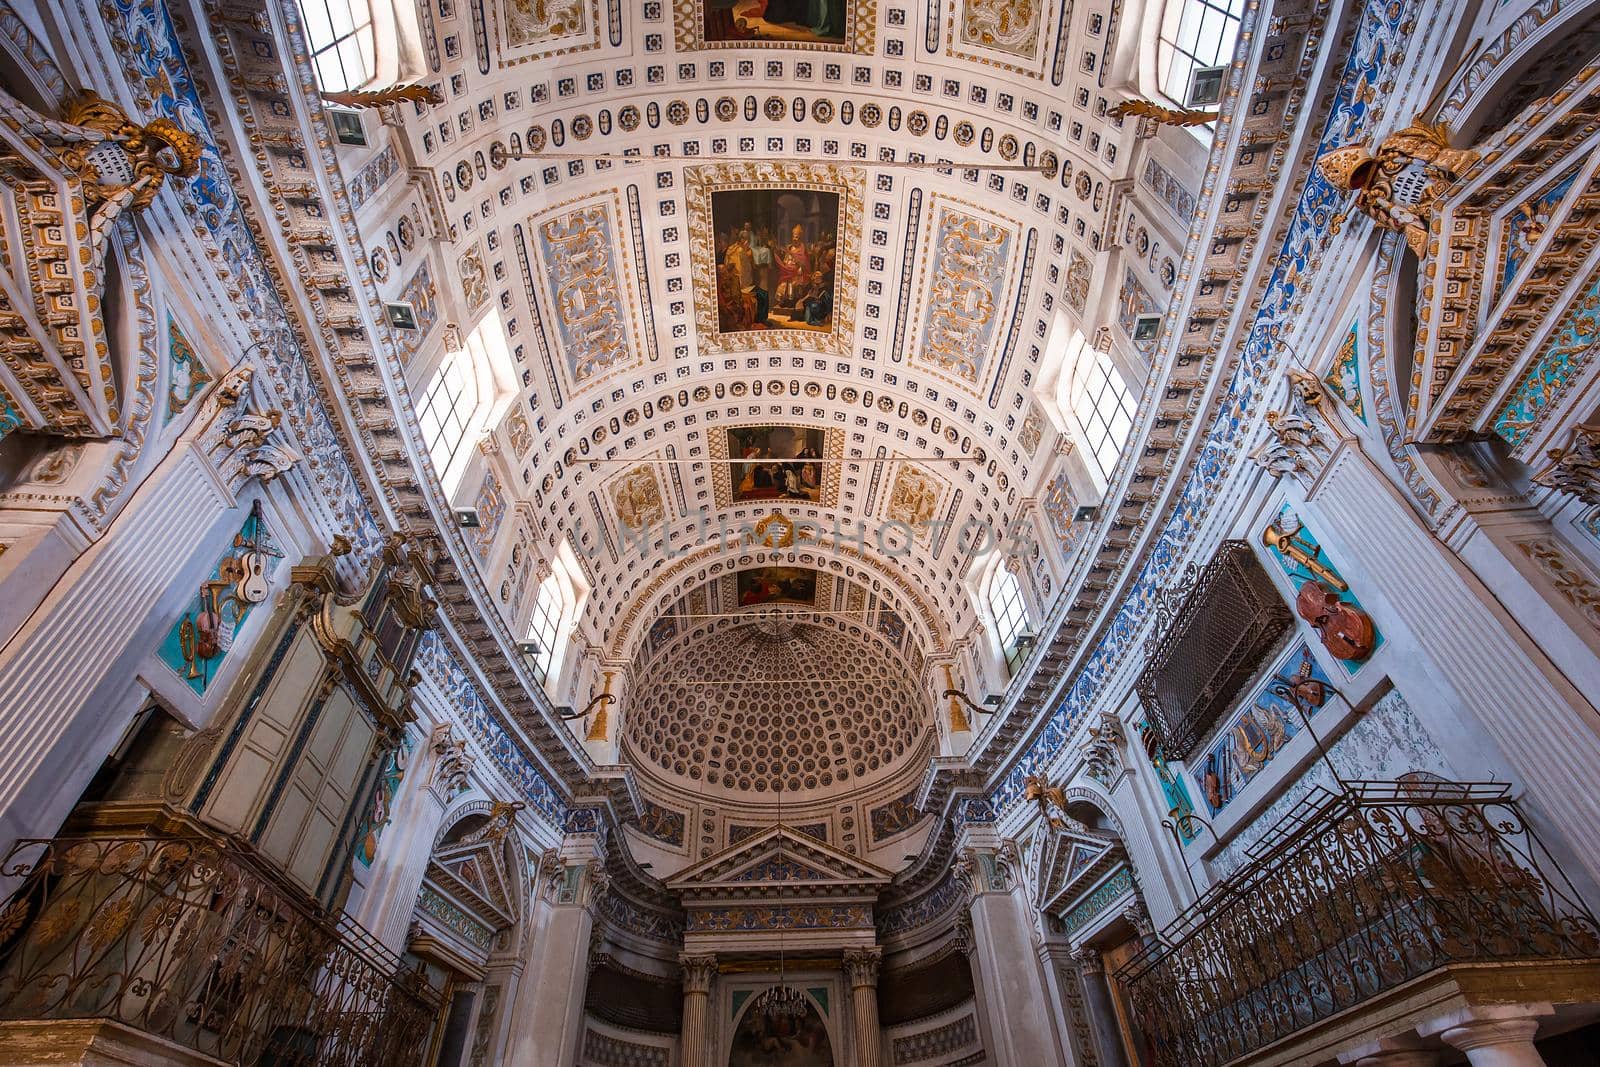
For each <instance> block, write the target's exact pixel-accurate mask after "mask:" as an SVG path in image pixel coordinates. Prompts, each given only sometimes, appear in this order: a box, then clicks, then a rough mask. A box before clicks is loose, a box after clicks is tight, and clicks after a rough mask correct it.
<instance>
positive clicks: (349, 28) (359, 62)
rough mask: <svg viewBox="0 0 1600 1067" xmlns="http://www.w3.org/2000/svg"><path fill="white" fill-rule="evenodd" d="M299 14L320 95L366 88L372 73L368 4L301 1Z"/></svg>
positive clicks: (346, 0)
mask: <svg viewBox="0 0 1600 1067" xmlns="http://www.w3.org/2000/svg"><path fill="white" fill-rule="evenodd" d="M300 11H301V14H302V15H303V16H304V17H305V30H306V43H307V44H309V45H310V46H311V62H312V65H313V66H315V67H316V70H317V84H318V85H319V86H320V87H321V88H322V91H323V92H327V93H337V92H343V91H345V90H346V89H354V88H356V87H358V86H361V85H364V84H366V82H367V81H368V79H370V78H371V77H372V71H373V38H372V6H371V4H369V3H368V0H300Z"/></svg>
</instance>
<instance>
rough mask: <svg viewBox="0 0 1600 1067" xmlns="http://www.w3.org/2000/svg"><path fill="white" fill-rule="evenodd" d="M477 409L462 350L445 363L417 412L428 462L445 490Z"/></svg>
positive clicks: (469, 368)
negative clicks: (431, 462)
mask: <svg viewBox="0 0 1600 1067" xmlns="http://www.w3.org/2000/svg"><path fill="white" fill-rule="evenodd" d="M477 406H478V390H477V383H476V380H475V375H474V374H473V367H472V358H471V356H470V355H469V354H468V353H467V352H466V351H465V350H463V351H461V352H457V353H455V354H454V355H451V356H449V357H447V358H446V359H445V362H444V366H442V367H440V368H439V373H437V374H435V375H434V377H433V383H432V384H431V385H429V386H428V391H427V393H426V394H425V395H424V396H423V398H422V404H421V406H420V407H418V409H417V421H418V422H420V423H421V424H422V438H423V440H424V441H425V442H426V443H427V446H428V458H429V459H431V460H433V469H434V471H435V472H437V473H438V475H439V480H440V481H441V482H443V483H444V484H445V485H446V486H448V485H449V484H450V481H449V479H448V475H449V474H450V473H451V472H453V471H454V470H455V469H456V468H457V467H458V466H459V464H458V463H457V459H458V458H460V457H462V456H463V455H464V453H463V451H462V445H464V444H465V443H466V440H467V428H468V427H469V426H471V425H472V414H473V412H474V411H475V410H476V409H477Z"/></svg>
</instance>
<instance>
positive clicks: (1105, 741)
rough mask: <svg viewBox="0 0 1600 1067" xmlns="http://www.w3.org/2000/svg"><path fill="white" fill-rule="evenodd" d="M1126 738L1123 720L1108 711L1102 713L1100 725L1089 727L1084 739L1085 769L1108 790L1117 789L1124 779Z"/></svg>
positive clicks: (1082, 749)
mask: <svg viewBox="0 0 1600 1067" xmlns="http://www.w3.org/2000/svg"><path fill="white" fill-rule="evenodd" d="M1126 737H1127V734H1126V733H1125V732H1124V730H1123V728H1122V720H1121V719H1119V718H1117V717H1116V716H1115V715H1114V714H1112V713H1111V712H1109V711H1107V712H1102V713H1101V715H1100V721H1099V723H1097V724H1096V725H1094V726H1091V727H1089V730H1088V735H1087V736H1086V737H1085V738H1084V742H1083V746H1082V748H1081V751H1082V752H1083V762H1084V767H1085V769H1086V770H1087V772H1088V774H1089V777H1090V778H1093V779H1094V780H1095V781H1096V782H1099V783H1100V784H1101V785H1102V786H1103V787H1105V788H1106V789H1107V790H1111V789H1113V788H1115V787H1116V783H1117V780H1118V779H1119V778H1121V777H1122V751H1121V746H1122V742H1123V741H1124V740H1125V739H1126Z"/></svg>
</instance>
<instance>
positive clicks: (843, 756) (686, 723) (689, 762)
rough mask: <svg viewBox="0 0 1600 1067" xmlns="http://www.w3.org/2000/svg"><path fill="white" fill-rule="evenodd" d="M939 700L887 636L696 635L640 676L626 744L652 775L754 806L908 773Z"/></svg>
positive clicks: (769, 630)
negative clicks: (918, 682)
mask: <svg viewBox="0 0 1600 1067" xmlns="http://www.w3.org/2000/svg"><path fill="white" fill-rule="evenodd" d="M931 722H932V720H931V717H930V714H929V708H928V701H927V699H926V697H924V696H923V695H922V694H921V693H920V692H918V690H917V688H916V687H915V685H914V684H913V681H912V677H911V675H910V672H909V671H908V670H907V669H906V666H905V665H904V663H902V662H901V660H900V657H899V656H898V654H897V653H895V652H894V651H893V650H892V649H891V648H890V647H889V646H888V645H886V644H885V643H884V642H883V641H882V640H881V639H880V638H878V636H877V635H876V634H873V633H870V632H869V631H867V630H866V629H864V628H862V627H860V626H857V625H855V624H852V623H839V622H837V621H836V620H832V619H824V620H819V621H818V622H817V623H815V624H812V623H794V622H789V621H772V620H770V619H763V620H761V621H759V622H727V623H725V624H724V625H721V626H718V627H708V628H706V629H702V630H699V631H695V632H693V633H691V634H689V635H687V636H686V637H685V639H683V640H681V641H679V642H677V643H675V644H673V645H671V646H669V647H668V648H666V649H664V650H663V651H662V652H661V653H660V654H658V655H657V656H655V657H654V659H653V660H652V661H651V662H650V663H649V664H647V665H646V666H645V667H644V669H643V671H642V672H641V674H640V684H639V687H638V689H637V691H636V692H635V695H634V699H633V700H632V702H631V710H630V715H629V720H628V725H627V728H626V731H625V737H624V745H625V746H626V748H627V749H628V750H629V751H630V753H631V758H630V761H631V762H633V763H634V765H635V766H636V767H637V768H638V769H639V770H640V771H642V772H644V773H645V774H646V776H649V777H655V776H662V777H664V778H667V779H671V780H673V781H674V782H675V783H676V784H677V786H678V787H679V788H680V789H682V788H689V789H692V790H694V791H695V792H713V793H723V794H736V795H738V796H740V797H742V798H744V799H747V800H767V801H771V800H774V799H776V797H777V795H778V794H779V792H780V791H781V792H782V793H783V794H786V795H791V794H792V795H794V796H795V797H796V799H800V798H802V797H804V796H805V795H806V794H811V793H815V792H817V791H819V790H825V791H828V792H829V793H830V794H832V795H837V794H840V793H844V792H855V791H858V790H860V789H865V788H867V787H870V786H873V785H875V784H877V783H879V782H881V781H882V780H884V779H885V778H886V777H888V776H890V775H891V774H893V773H894V772H895V771H896V770H897V769H899V768H900V767H902V766H903V765H904V764H905V762H906V760H907V757H908V756H909V755H910V754H912V753H914V752H915V751H916V750H917V747H918V746H917V742H918V740H919V738H920V737H921V736H922V734H923V733H924V732H925V731H926V730H929V729H931Z"/></svg>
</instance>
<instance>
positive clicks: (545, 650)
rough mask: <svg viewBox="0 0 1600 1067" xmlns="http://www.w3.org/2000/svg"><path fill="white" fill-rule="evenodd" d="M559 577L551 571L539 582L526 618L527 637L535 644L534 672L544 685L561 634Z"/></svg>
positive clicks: (551, 666)
mask: <svg viewBox="0 0 1600 1067" xmlns="http://www.w3.org/2000/svg"><path fill="white" fill-rule="evenodd" d="M561 609H562V603H561V580H560V579H559V578H557V577H556V576H555V575H554V574H551V575H550V576H549V577H547V578H546V579H545V580H544V581H543V582H540V583H539V595H538V596H536V597H534V600H533V615H532V616H531V617H530V618H529V619H528V640H529V641H532V642H533V643H534V644H535V645H537V646H538V650H537V651H536V652H534V654H533V673H534V677H536V678H537V679H539V684H541V685H543V684H544V683H545V682H546V681H547V680H549V677H550V674H551V672H552V671H553V670H554V669H555V667H556V645H557V643H558V641H559V638H560V635H561V616H562V614H563V612H562V610H561Z"/></svg>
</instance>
